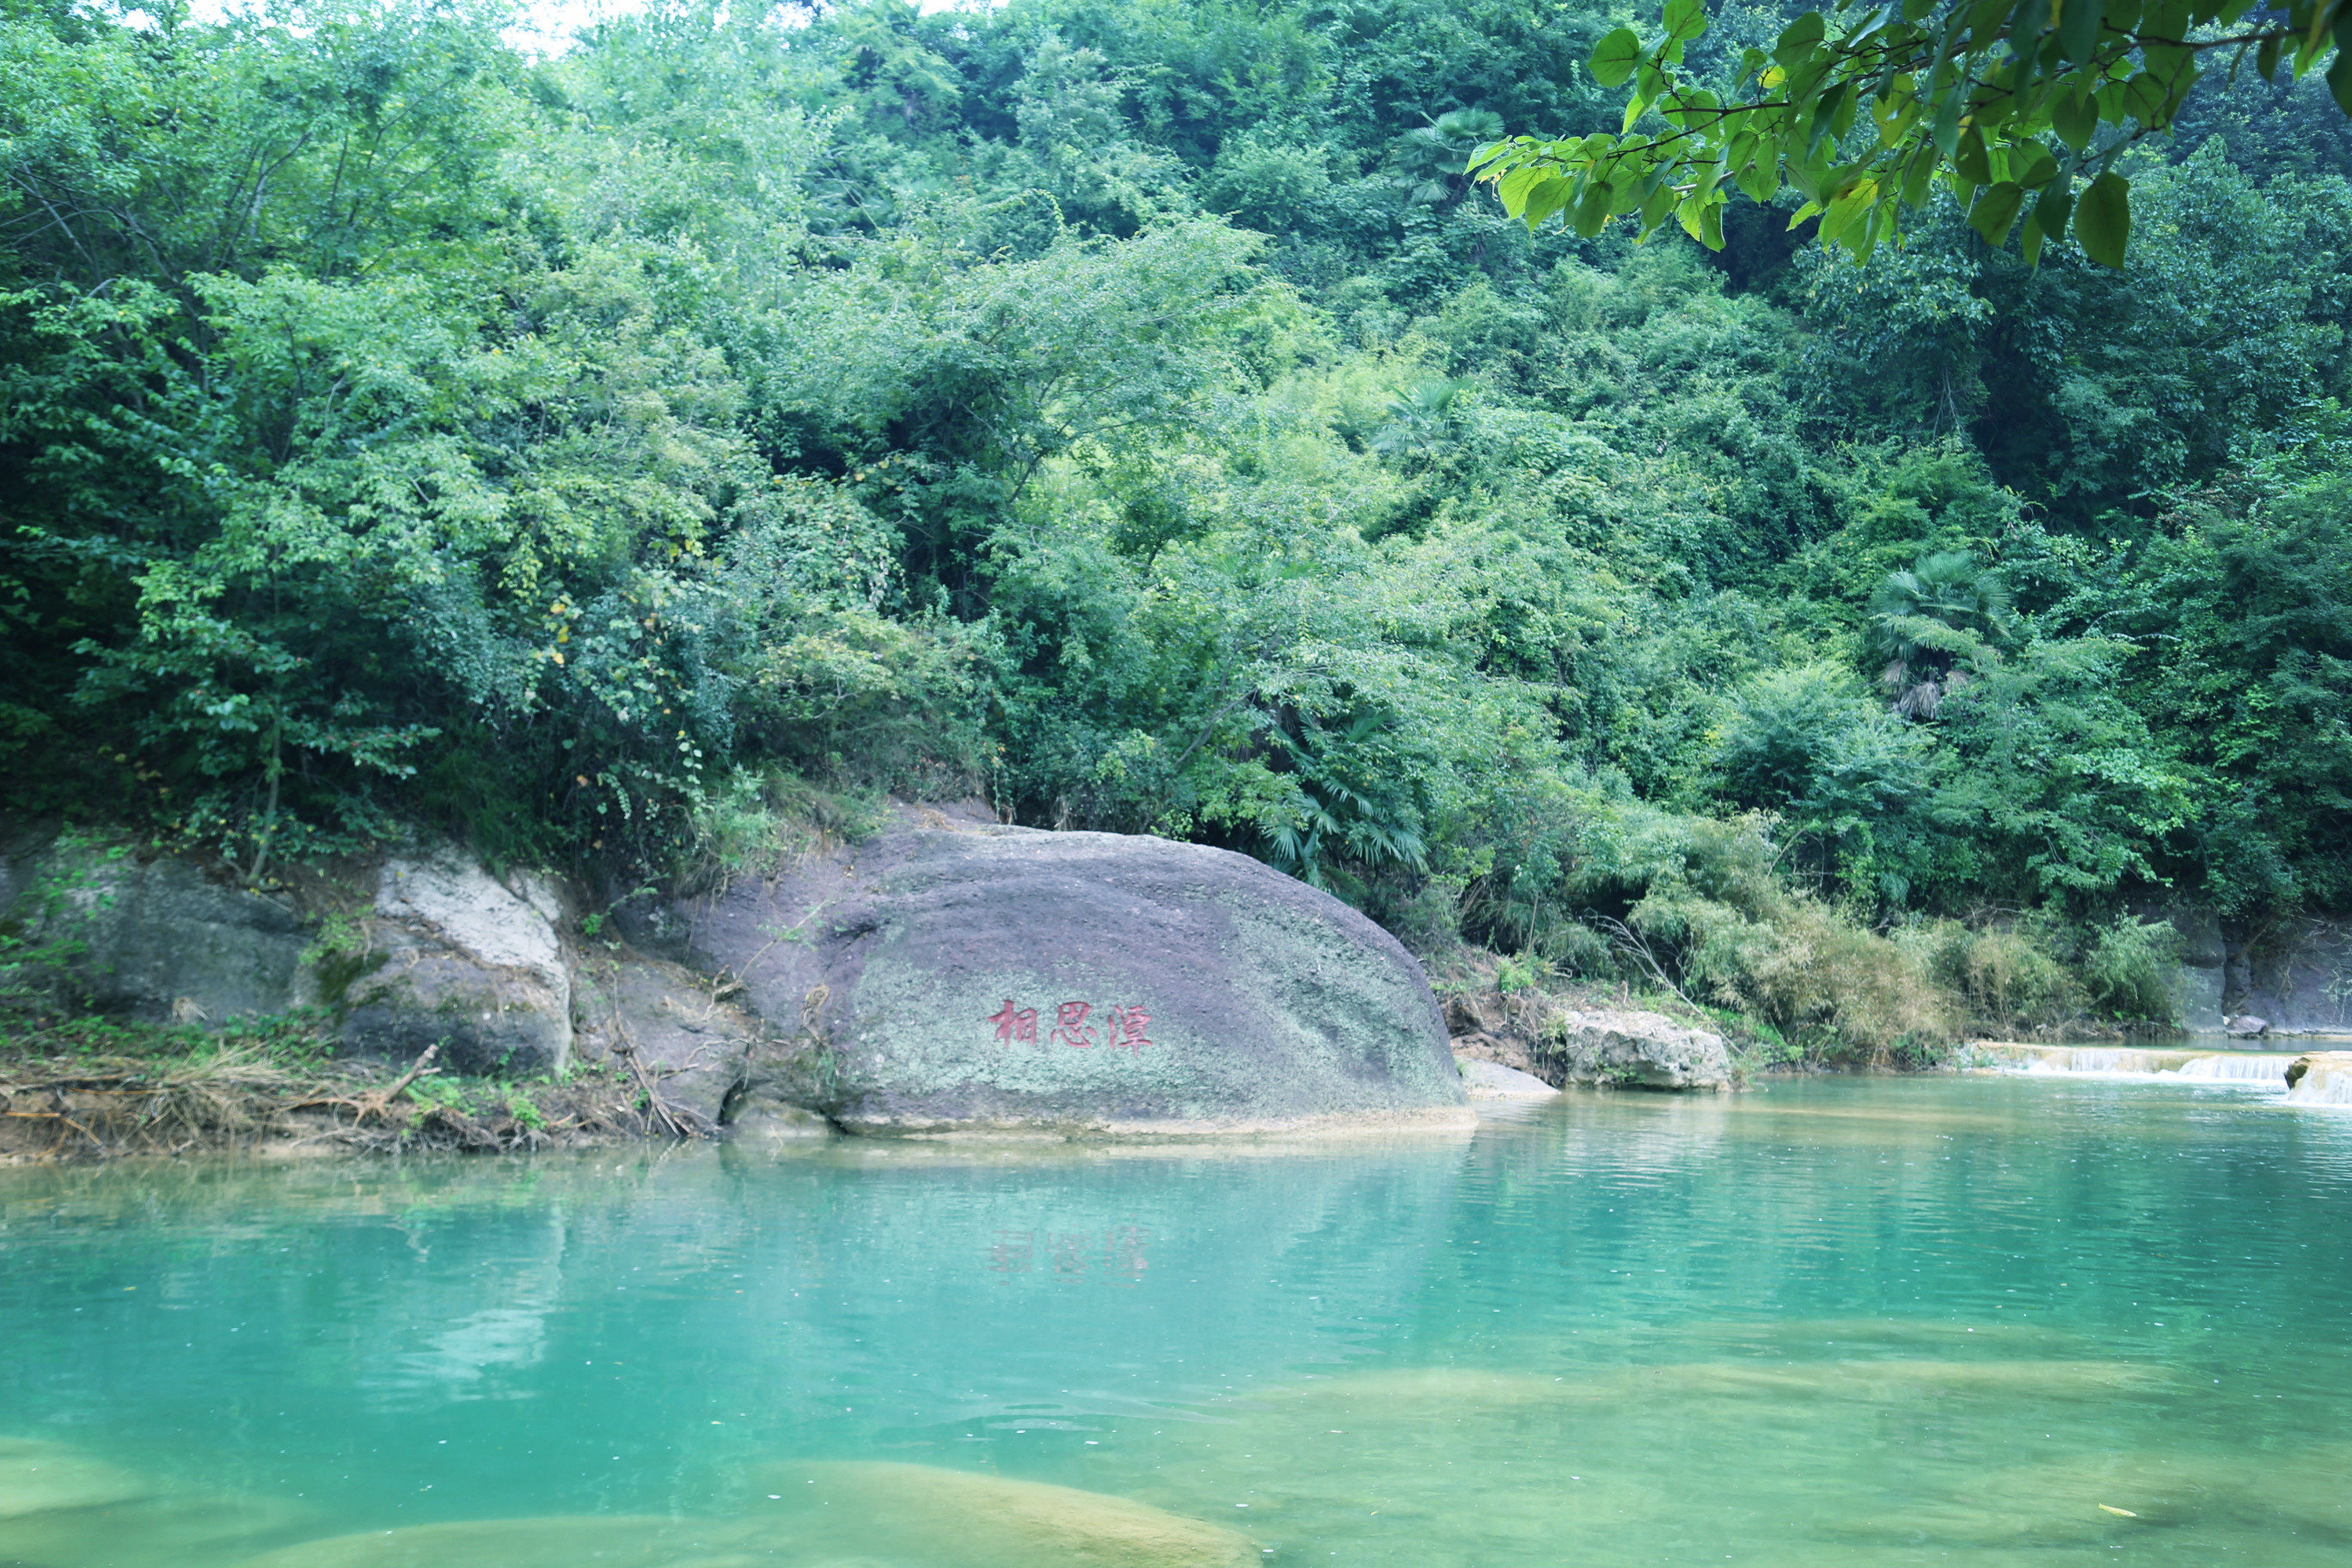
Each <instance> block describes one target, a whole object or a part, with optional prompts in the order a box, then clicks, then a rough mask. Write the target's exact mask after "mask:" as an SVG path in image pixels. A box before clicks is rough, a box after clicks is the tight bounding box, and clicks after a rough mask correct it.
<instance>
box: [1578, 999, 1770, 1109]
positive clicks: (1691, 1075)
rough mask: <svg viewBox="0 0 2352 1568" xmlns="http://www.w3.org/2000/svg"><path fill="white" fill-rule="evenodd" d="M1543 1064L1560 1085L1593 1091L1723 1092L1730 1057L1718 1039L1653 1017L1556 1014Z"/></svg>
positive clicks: (1727, 1084) (1707, 1032) (1728, 1076)
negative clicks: (1595, 1089) (1589, 1088)
mask: <svg viewBox="0 0 2352 1568" xmlns="http://www.w3.org/2000/svg"><path fill="white" fill-rule="evenodd" d="M1543 1056H1544V1061H1543V1065H1544V1066H1546V1067H1548V1068H1553V1069H1555V1070H1556V1071H1558V1072H1559V1075H1560V1078H1561V1080H1562V1081H1563V1082H1566V1083H1577V1084H1589V1085H1591V1086H1592V1087H1594V1088H1597V1089H1729V1088H1731V1087H1732V1076H1731V1056H1730V1053H1729V1052H1728V1051H1727V1050H1726V1049H1725V1048H1724V1044H1723V1037H1722V1036H1720V1035H1717V1034H1715V1033H1713V1032H1712V1031H1710V1030H1706V1029H1689V1028H1685V1027H1684V1026H1681V1025H1680V1024H1677V1023H1675V1021H1674V1020H1673V1019H1671V1018H1668V1017H1666V1016H1664V1015H1662V1014H1657V1013H1645V1012H1639V1011H1631V1010H1624V1011H1621V1010H1616V1009H1605V1010H1601V1011H1596V1012H1570V1013H1564V1014H1562V1015H1560V1016H1559V1018H1558V1019H1556V1020H1555V1021H1554V1022H1553V1024H1552V1026H1551V1037H1550V1039H1549V1040H1548V1041H1547V1042H1546V1047H1545V1049H1544V1053H1543Z"/></svg>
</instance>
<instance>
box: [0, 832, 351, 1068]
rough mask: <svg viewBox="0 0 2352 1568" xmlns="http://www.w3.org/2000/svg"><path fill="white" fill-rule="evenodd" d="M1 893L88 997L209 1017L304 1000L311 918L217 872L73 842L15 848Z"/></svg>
mask: <svg viewBox="0 0 2352 1568" xmlns="http://www.w3.org/2000/svg"><path fill="white" fill-rule="evenodd" d="M8 863H9V872H10V874H9V875H8V877H7V878H6V879H5V882H6V887H5V889H0V891H6V892H9V893H13V894H14V897H13V898H12V899H11V900H9V902H10V904H12V905H13V908H12V909H10V910H8V912H9V913H10V914H11V915H13V917H14V918H15V919H16V920H18V921H22V922H23V923H24V924H25V926H26V930H27V931H28V933H29V934H30V936H31V938H32V941H31V945H32V947H33V948H34V949H35V950H36V951H39V950H41V949H43V948H47V950H49V951H50V952H54V953H55V954H56V955H58V958H59V960H60V961H61V962H62V963H63V966H64V968H65V970H66V972H67V973H68V974H69V975H70V977H71V982H72V989H73V990H74V991H76V992H77V993H79V995H80V997H81V998H82V1000H83V1001H85V1002H86V1003H88V1004H89V1005H90V1006H92V1007H95V1008H98V1009H100V1010H101V1011H104V1012H110V1013H123V1014H129V1015H130V1016H132V1017H137V1018H144V1019H147V1020H149V1021H150V1022H163V1021H166V1020H171V1021H176V1022H179V1023H199V1024H211V1025H214V1026H218V1025H221V1024H224V1023H226V1022H227V1021H228V1020H229V1019H231V1018H236V1017H256V1016H267V1015H271V1014H278V1013H283V1012H286V1011H287V1010H288V1009H289V1008H291V1007H294V1006H296V1005H299V1004H301V1003H303V1002H306V1001H308V1000H310V991H309V975H308V973H307V971H306V968H305V965H304V963H303V959H304V952H305V949H306V948H307V947H308V946H309V944H310V925H309V922H308V921H305V920H304V919H303V918H302V916H301V915H300V914H299V913H298V912H297V911H296V910H294V908H293V907H292V906H291V905H289V903H286V902H284V901H282V900H279V899H276V898H271V897H268V896H265V895H264V894H261V893H257V892H254V891H251V890H249V889H246V888H243V887H240V886H238V885H237V883H236V879H234V878H233V877H232V876H230V875H229V874H227V873H226V871H215V870H207V868H205V867H202V866H199V865H197V864H196V863H194V861H190V860H184V859H179V858H173V857H170V856H164V857H161V858H152V859H145V860H142V859H141V858H138V857H137V856H135V855H133V854H131V852H130V851H129V850H128V849H126V848H122V847H111V848H110V847H99V846H95V845H90V844H86V843H80V842H77V841H74V840H70V839H68V840H61V841H59V842H58V843H56V844H54V845H51V844H48V843H46V842H44V843H40V844H37V845H28V846H23V847H20V848H19V852H18V853H16V854H13V855H11V856H9V857H8Z"/></svg>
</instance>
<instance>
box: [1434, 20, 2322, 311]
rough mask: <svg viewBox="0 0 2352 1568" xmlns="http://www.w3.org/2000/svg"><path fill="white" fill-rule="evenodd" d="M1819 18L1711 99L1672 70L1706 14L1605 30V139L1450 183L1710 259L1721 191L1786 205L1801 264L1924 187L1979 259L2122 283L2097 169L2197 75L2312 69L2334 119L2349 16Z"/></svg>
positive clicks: (1796, 27) (1584, 230)
mask: <svg viewBox="0 0 2352 1568" xmlns="http://www.w3.org/2000/svg"><path fill="white" fill-rule="evenodd" d="M1834 14H1835V16H1836V18H1837V19H1836V20H1832V19H1831V18H1830V17H1827V16H1823V15H1822V13H1821V12H1819V11H1808V12H1806V13H1805V14H1804V15H1803V16H1799V17H1798V18H1797V19H1796V20H1795V21H1793V22H1791V23H1790V24H1789V26H1788V27H1787V28H1786V29H1785V30H1784V31H1783V32H1782V33H1781V34H1780V38H1779V40H1778V41H1777V42H1776V43H1775V44H1774V45H1773V47H1771V48H1770V49H1769V51H1768V50H1765V49H1760V48H1748V49H1746V50H1743V51H1742V52H1741V54H1740V57H1739V58H1738V62H1737V65H1736V67H1735V69H1736V75H1735V76H1734V77H1733V79H1732V81H1731V83H1730V86H1729V89H1728V91H1729V97H1728V98H1726V97H1723V96H1719V95H1718V94H1717V93H1716V92H1715V91H1713V90H1710V89H1708V88H1706V87H1705V86H1702V85H1700V84H1699V82H1698V81H1697V79H1696V75H1695V73H1694V72H1693V71H1692V70H1691V69H1690V68H1688V67H1687V66H1686V65H1685V60H1684V53H1685V48H1686V47H1687V46H1688V45H1689V44H1691V43H1692V42H1694V41H1695V40H1696V39H1698V38H1699V37H1703V36H1705V34H1706V30H1707V16H1706V4H1705V0H1666V5H1665V7H1664V16H1663V25H1664V31H1663V33H1662V34H1660V35H1659V36H1657V37H1654V38H1649V39H1644V38H1643V36H1642V35H1640V34H1637V33H1636V32H1635V31H1634V30H1633V28H1631V27H1620V28H1618V29H1617V30H1615V31H1614V32H1612V33H1610V34H1609V35H1608V36H1607V37H1603V38H1602V39H1601V42H1600V43H1599V44H1598V45H1597V46H1595V47H1594V48H1593V51H1592V55H1591V62H1590V64H1591V72H1592V75H1593V78H1594V79H1595V80H1597V81H1599V82H1600V83H1601V85H1602V86H1603V87H1618V86H1622V85H1623V84H1624V83H1626V82H1628V81H1630V82H1632V83H1633V92H1632V94H1631V96H1630V97H1629V98H1628V100H1626V104H1625V115H1624V121H1623V124H1622V127H1621V128H1620V129H1619V131H1618V132H1616V133H1614V134H1610V133H1607V132H1601V133H1597V134H1593V135H1590V136H1569V137H1562V138H1559V139H1556V140H1547V139H1545V138H1541V137H1535V136H1514V137H1509V138H1507V139H1505V140H1503V141H1500V142H1492V143H1489V144H1488V145H1486V146H1485V147H1482V148H1480V149H1479V150H1478V151H1477V152H1476V153H1474V154H1473V155H1472V157H1471V160H1470V163H1469V173H1470V174H1472V175H1473V176H1474V177H1475V178H1476V179H1477V180H1478V181H1480V182H1482V183H1485V184H1491V185H1492V186H1493V187H1494V188H1495V192H1496V195H1497V196H1498V197H1499V198H1500V199H1501V201H1502V203H1503V206H1504V208H1505V210H1506V211H1507V212H1508V213H1510V214H1511V216H1514V217H1517V218H1520V219H1522V220H1523V221H1525V222H1526V223H1527V224H1528V226H1529V227H1531V228H1532V227H1535V226H1539V225H1541V224H1543V223H1544V222H1546V221H1547V220H1549V219H1550V218H1552V217H1554V216H1558V217H1559V218H1560V219H1561V220H1562V221H1563V222H1564V223H1566V224H1567V225H1569V226H1570V227H1572V228H1574V229H1575V230H1576V231H1577V232H1578V233H1579V234H1580V235H1583V236H1585V237H1588V238H1590V237H1597V236H1599V235H1600V234H1601V232H1602V231H1603V230H1605V229H1606V228H1607V227H1608V226H1610V225H1611V224H1612V222H1614V221H1616V220H1617V219H1619V218H1621V217H1622V218H1631V219H1633V221H1634V222H1635V223H1636V224H1638V226H1639V227H1640V232H1641V234H1642V236H1643V237H1645V238H1646V237H1648V236H1649V235H1651V234H1653V233H1654V232H1655V231H1656V230H1658V229H1659V228H1661V227H1663V226H1664V225H1665V223H1666V222H1667V221H1668V220H1669V219H1670V218H1671V219H1673V220H1674V221H1675V222H1677V223H1679V224H1680V225H1681V226H1682V227H1683V228H1684V230H1685V232H1687V233H1688V234H1689V235H1690V236H1691V237H1693V238H1695V239H1696V240H1698V241H1699V242H1700V243H1701V244H1704V245H1706V246H1707V247H1709V248H1711V249H1717V250H1719V249H1721V248H1722V247H1723V208H1724V205H1725V203H1726V202H1727V200H1728V199H1729V195H1730V193H1731V192H1732V191H1734V190H1738V191H1742V192H1745V193H1746V194H1747V195H1748V196H1750V197H1752V198H1753V199H1755V200H1756V201H1759V202H1769V201H1770V200H1772V199H1773V197H1774V196H1775V195H1778V194H1779V192H1780V189H1781V187H1782V186H1783V185H1784V184H1785V185H1788V186H1791V187H1793V188H1794V189H1795V190H1796V191H1797V192H1798V193H1799V194H1800V195H1802V196H1803V197H1804V203H1803V205H1801V206H1800V207H1799V208H1798V209H1797V211H1796V214H1795V216H1793V217H1791V218H1790V227H1792V228H1793V227H1795V226H1797V225H1799V224H1801V223H1802V222H1804V221H1805V220H1806V219H1808V218H1814V217H1818V218H1819V219H1820V220H1821V226H1820V229H1819V235H1820V238H1821V240H1822V244H1824V245H1826V246H1828V247H1831V248H1832V249H1833V250H1843V251H1846V252H1847V253H1849V254H1851V255H1852V256H1853V258H1855V259H1856V260H1857V261H1859V260H1866V259H1867V258H1869V256H1870V254H1871V252H1872V251H1873V250H1874V249H1875V248H1876V247H1878V246H1880V245H1882V244H1885V243H1888V242H1890V241H1894V240H1896V239H1898V238H1899V237H1900V236H1901V234H1902V232H1903V226H1904V224H1905V222H1906V214H1907V213H1909V212H1913V211H1916V210H1918V209H1920V208H1922V207H1924V206H1925V205H1927V202H1928V201H1929V199H1930V198H1931V196H1932V195H1934V193H1935V192H1936V191H1937V189H1939V188H1940V189H1943V190H1947V191H1948V192H1949V193H1950V194H1951V195H1952V196H1953V198H1954V199H1955V200H1957V201H1958V203H1959V205H1960V207H1961V209H1962V210H1963V211H1965V212H1966V213H1967V214H1968V218H1969V224H1970V226H1972V227H1974V228H1975V229H1976V231H1977V232H1978V233H1979V234H1980V235H1982V236H1983V237H1984V238H1985V240H1986V242H1987V243H1988V244H1990V245H1993V246H1996V247H1999V246H2003V245H2006V244H2007V243H2008V241H2009V238H2010V236H2011V234H2012V233H2020V226H2019V219H2020V218H2021V217H2022V219H2023V226H2022V230H2021V233H2020V240H2019V243H2020V247H2021V249H2022V251H2023V253H2024V256H2025V258H2026V260H2027V261H2028V262H2035V261H2038V260H2039V259H2040V258H2041V255H2042V250H2043V248H2044V247H2047V246H2049V245H2052V244H2053V243H2057V242H2059V241H2061V240H2063V238H2064V237H2066V236H2067V235H2068V234H2069V233H2070V232H2071V234H2072V236H2073V237H2074V241H2075V243H2077V244H2079V245H2080V246H2081V247H2083V249H2084V252H2085V253H2087V254H2088V255H2089V256H2090V257H2091V258H2092V259H2093V260H2095V261H2099V262H2103V263H2105V265H2107V266H2109V267H2121V266H2122V265H2123V262H2124V256H2125V253H2126V249H2127V248H2128V247H2129V245H2130V240H2131V186H2130V182H2129V181H2128V180H2127V179H2126V177H2125V175H2124V174H2122V173H2120V172H2119V171H2118V170H2117V168H2116V161H2117V159H2118V158H2119V157H2120V155H2121V154H2122V153H2124V152H2125V150H2126V149H2127V148H2129V147H2131V146H2132V145H2133V144H2134V143H2136V142H2139V141H2141V140H2143V139H2144V138H2146V137H2148V136H2151V135H2155V134H2158V133H2159V132H2165V131H2168V130H2169V129H2170V128H2171V125H2172V122H2173V120H2174V117H2175V116H2176V115H2178V114H2179V111H2180V106H2181V104H2182V103H2183V102H2184V101H2185V100H2187V98H2188V96H2189V89H2191V88H2193V87H2195V86H2196V84H2197V83H2198V81H2199V80H2200V79H2202V77H2203V76H2205V75H2206V74H2208V73H2209V72H2210V71H2211V70H2213V69H2215V68H2226V69H2227V70H2228V71H2230V72H2231V73H2232V74H2234V73H2235V72H2236V71H2237V70H2239V69H2240V68H2242V67H2243V66H2244V65H2245V64H2246V63H2247V61H2248V59H2249V57H2251V58H2252V65H2253V68H2255V69H2256V70H2258V71H2260V72H2261V73H2262V74H2263V77H2264V78H2265V79H2273V80H2275V79H2277V76H2278V73H2279V71H2280V70H2281V69H2284V70H2286V71H2288V72H2289V73H2290V74H2291V75H2293V76H2294V77H2295V78H2298V79H2299V78H2301V77H2302V76H2304V75H2305V74H2306V73H2307V72H2309V71H2311V70H2313V69H2315V68H2318V67H2319V66H2320V65H2321V63H2322V61H2324V60H2325V61H2328V62H2330V63H2328V65H2327V67H2326V80H2327V85H2328V87H2329V89H2330V90H2331V91H2332V92H2333V93H2334V95H2335V98H2336V103H2337V105H2338V106H2339V107H2341V108H2343V109H2344V110H2345V111H2346V112H2347V114H2352V49H2347V48H2345V47H2343V46H2346V45H2352V0H2294V4H2291V5H2285V6H2284V7H2280V8H2277V9H2270V10H2258V9H2257V7H2256V6H2255V5H2254V4H2253V3H2252V0H1893V3H1890V4H1883V5H1868V4H1864V3H1862V0H1839V4H1838V5H1837V6H1836V7H1835V13H1834ZM2250 16H2251V17H2252V19H2251V20H2250V19H2249V17H2250Z"/></svg>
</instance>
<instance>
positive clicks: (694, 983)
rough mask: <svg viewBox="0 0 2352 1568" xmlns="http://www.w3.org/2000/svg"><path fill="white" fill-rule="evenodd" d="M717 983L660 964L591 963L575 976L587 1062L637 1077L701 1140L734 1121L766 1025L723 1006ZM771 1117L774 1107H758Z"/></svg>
mask: <svg viewBox="0 0 2352 1568" xmlns="http://www.w3.org/2000/svg"><path fill="white" fill-rule="evenodd" d="M717 991H718V986H717V985H716V984H714V983H713V982H711V981H710V980H709V979H707V978H705V977H704V976H702V975H699V974H697V973H694V972H693V971H692V970H689V969H687V968H685V967H683V966H682V965H679V964H676V963H663V962H661V961H659V960H656V959H645V958H615V959H610V960H604V959H591V960H588V961H585V962H583V963H581V964H579V965H578V966H577V967H575V969H574V970H573V973H572V1002H573V1006H574V1009H575V1013H576V1016H577V1017H578V1019H579V1029H578V1033H577V1034H576V1036H575V1037H574V1039H573V1047H574V1054H575V1056H576V1057H577V1058H579V1059H580V1060H582V1061H586V1062H604V1063H608V1064H610V1065H613V1066H615V1067H618V1068H621V1069H622V1070H623V1071H625V1072H629V1073H632V1074H635V1075H636V1076H638V1077H639V1078H640V1079H641V1080H642V1081H643V1082H645V1083H646V1085H647V1086H648V1089H649V1091H650V1092H653V1093H657V1094H659V1095H660V1096H661V1098H662V1101H663V1103H664V1105H665V1106H666V1107H667V1109H668V1110H670V1111H671V1113H672V1114H673V1116H675V1117H677V1118H678V1119H680V1121H681V1124H682V1126H684V1127H685V1128H686V1130H688V1131H693V1132H695V1133H698V1134H706V1133H709V1132H710V1131H713V1130H715V1129H716V1128H717V1127H718V1126H719V1123H720V1122H721V1121H732V1120H733V1119H734V1117H735V1115H736V1113H737V1112H738V1111H740V1110H744V1109H745V1107H743V1106H742V1105H741V1104H740V1095H741V1091H742V1090H743V1089H744V1087H745V1084H746V1081H747V1079H748V1078H749V1075H750V1071H751V1051H752V1047H753V1046H754V1044H755V1043H756V1042H758V1041H759V1039H760V1038H761V1027H760V1021H759V1020H758V1019H756V1018H754V1017H752V1016H751V1015H750V1014H748V1013H746V1012H744V1011H743V1009H741V1008H740V1007H737V1006H735V1005H731V1004H730V1003H729V1002H727V1001H725V1000H723V999H722V998H720V997H719V995H718V994H717ZM754 1109H758V1110H766V1109H769V1108H767V1107H758V1108H754Z"/></svg>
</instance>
